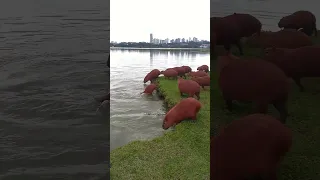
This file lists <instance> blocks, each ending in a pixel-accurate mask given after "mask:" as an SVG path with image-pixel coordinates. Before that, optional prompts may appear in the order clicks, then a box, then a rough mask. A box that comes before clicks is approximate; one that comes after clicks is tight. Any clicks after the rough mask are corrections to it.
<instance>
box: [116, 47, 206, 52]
mask: <svg viewBox="0 0 320 180" xmlns="http://www.w3.org/2000/svg"><path fill="white" fill-rule="evenodd" d="M110 50H198V51H208V52H210V49H209V48H136V47H110Z"/></svg>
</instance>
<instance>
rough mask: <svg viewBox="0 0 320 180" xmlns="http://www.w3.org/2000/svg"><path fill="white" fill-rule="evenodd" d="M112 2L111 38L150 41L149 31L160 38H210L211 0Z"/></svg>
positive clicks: (126, 0)
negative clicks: (195, 0)
mask: <svg viewBox="0 0 320 180" xmlns="http://www.w3.org/2000/svg"><path fill="white" fill-rule="evenodd" d="M124 4H125V6H124ZM110 5H111V6H110V8H111V9H110V36H111V37H110V41H116V42H150V36H149V35H150V33H152V34H154V35H155V36H157V37H158V38H160V39H166V38H168V39H170V40H171V39H176V38H189V37H191V38H193V37H197V38H198V39H199V40H209V39H210V8H209V7H210V1H207V0H200V1H197V3H195V2H194V1H191V0H184V1H182V0H175V1H170V2H169V0H162V1H160V0H153V1H152V0H136V1H129V0H117V1H116V0H111V2H110Z"/></svg>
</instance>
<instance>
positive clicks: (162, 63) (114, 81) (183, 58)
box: [110, 50, 210, 150]
mask: <svg viewBox="0 0 320 180" xmlns="http://www.w3.org/2000/svg"><path fill="white" fill-rule="evenodd" d="M110 53H111V72H110V81H111V84H110V92H111V97H110V98H111V101H110V103H111V106H110V133H111V134H110V135H111V137H110V148H111V150H112V149H114V148H117V147H119V146H122V145H125V144H127V143H128V142H130V141H133V140H146V139H152V138H154V137H156V136H159V135H162V134H163V132H164V130H163V129H162V120H163V118H164V113H165V111H164V107H163V101H161V100H159V98H158V97H157V95H156V94H154V95H152V96H147V95H143V94H140V93H141V92H143V91H144V88H145V86H146V85H144V84H143V79H144V77H145V75H146V74H147V73H148V72H150V71H151V70H152V69H159V70H165V69H166V68H169V67H174V66H182V65H186V66H190V67H191V68H192V69H193V70H196V69H197V67H198V66H200V65H203V64H207V65H209V63H210V53H209V52H200V51H177V50H173V51H168V50H111V52H110ZM149 83H150V82H148V83H147V84H149Z"/></svg>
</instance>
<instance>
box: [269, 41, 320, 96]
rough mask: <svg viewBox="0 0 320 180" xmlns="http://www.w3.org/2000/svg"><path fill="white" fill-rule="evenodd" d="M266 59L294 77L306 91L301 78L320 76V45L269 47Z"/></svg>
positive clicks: (302, 89)
mask: <svg viewBox="0 0 320 180" xmlns="http://www.w3.org/2000/svg"><path fill="white" fill-rule="evenodd" d="M264 59H265V60H268V61H269V62H272V63H274V64H276V65H277V66H278V67H280V68H281V69H282V70H283V71H284V72H285V74H286V75H287V76H288V77H290V78H292V79H293V80H294V82H295V83H296V84H297V85H298V86H299V88H300V91H301V92H303V91H304V87H303V86H302V84H301V82H300V79H301V78H304V77H320V70H319V69H320V46H305V47H301V48H297V49H291V50H290V49H280V48H268V49H266V50H265V57H264Z"/></svg>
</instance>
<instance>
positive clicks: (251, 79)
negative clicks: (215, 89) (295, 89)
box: [218, 55, 289, 123]
mask: <svg viewBox="0 0 320 180" xmlns="http://www.w3.org/2000/svg"><path fill="white" fill-rule="evenodd" d="M218 64H219V68H220V70H219V72H220V75H219V86H220V89H221V91H222V95H223V98H224V100H225V102H226V105H227V108H228V110H229V111H232V100H237V101H251V102H254V103H255V104H256V108H257V109H256V111H255V112H259V113H267V110H268V104H273V105H274V107H275V108H276V109H277V110H278V111H279V113H280V119H281V120H282V122H283V123H284V122H285V120H286V118H287V99H288V93H289V81H288V79H287V76H286V75H285V73H284V72H283V71H282V70H281V69H280V68H279V67H277V66H276V65H274V64H272V63H270V62H267V61H264V60H261V59H259V58H254V57H252V58H248V57H246V58H240V59H239V58H237V59H235V58H233V57H232V56H229V55H224V56H219V57H218ZM221 64H223V66H221Z"/></svg>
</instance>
